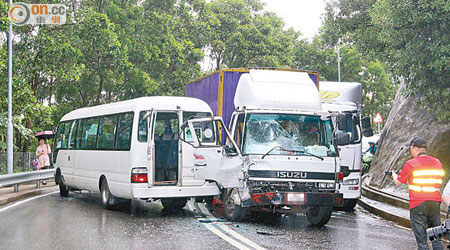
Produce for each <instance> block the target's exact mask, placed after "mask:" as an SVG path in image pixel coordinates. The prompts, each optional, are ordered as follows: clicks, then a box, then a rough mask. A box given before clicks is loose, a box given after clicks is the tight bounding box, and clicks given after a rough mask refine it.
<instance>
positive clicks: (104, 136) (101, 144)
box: [97, 115, 117, 149]
mask: <svg viewBox="0 0 450 250" xmlns="http://www.w3.org/2000/svg"><path fill="white" fill-rule="evenodd" d="M116 126H117V116H116V115H108V116H104V117H102V118H101V119H100V126H99V128H98V139H97V149H114V148H115V137H116Z"/></svg>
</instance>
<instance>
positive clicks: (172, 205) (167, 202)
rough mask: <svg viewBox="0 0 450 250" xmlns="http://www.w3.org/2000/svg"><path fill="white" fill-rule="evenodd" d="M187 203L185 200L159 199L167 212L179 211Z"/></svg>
mask: <svg viewBox="0 0 450 250" xmlns="http://www.w3.org/2000/svg"><path fill="white" fill-rule="evenodd" d="M186 202H187V198H165V199H161V203H162V205H163V207H164V208H165V209H167V210H181V209H182V208H183V207H184V206H185V205H186Z"/></svg>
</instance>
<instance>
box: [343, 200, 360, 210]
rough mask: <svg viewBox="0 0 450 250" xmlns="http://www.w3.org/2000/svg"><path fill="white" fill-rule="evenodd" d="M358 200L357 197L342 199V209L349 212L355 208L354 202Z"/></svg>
mask: <svg viewBox="0 0 450 250" xmlns="http://www.w3.org/2000/svg"><path fill="white" fill-rule="evenodd" d="M357 202H358V199H344V206H343V207H342V209H343V210H344V211H347V212H350V211H352V210H353V208H355V206H356V203H357Z"/></svg>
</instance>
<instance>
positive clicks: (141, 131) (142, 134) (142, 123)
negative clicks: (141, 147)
mask: <svg viewBox="0 0 450 250" xmlns="http://www.w3.org/2000/svg"><path fill="white" fill-rule="evenodd" d="M146 112H147V111H141V112H139V126H138V141H139V142H147V130H148V128H147V127H148V126H147V119H144V120H142V117H143V116H144V115H145V113H146Z"/></svg>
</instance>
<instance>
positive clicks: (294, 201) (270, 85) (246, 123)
mask: <svg viewBox="0 0 450 250" xmlns="http://www.w3.org/2000/svg"><path fill="white" fill-rule="evenodd" d="M321 105H322V104H321V100H320V96H319V92H318V90H317V87H316V85H315V84H314V82H313V81H312V80H311V79H310V77H309V76H308V74H307V73H303V72H286V71H276V70H275V71H274V70H250V71H249V72H248V73H244V74H242V75H241V76H240V79H239V82H238V83H237V88H236V91H235V95H234V106H235V110H234V112H233V113H232V115H231V121H230V124H229V128H230V131H231V133H229V132H228V130H227V129H226V128H225V125H223V122H221V119H220V118H215V119H216V120H215V121H216V122H217V123H218V124H219V125H218V126H216V128H215V131H217V133H216V134H221V133H223V135H225V136H224V137H221V140H220V145H215V146H216V147H219V148H222V150H217V152H219V151H220V152H221V153H222V154H223V157H221V158H220V159H216V162H217V163H216V164H219V165H220V166H219V167H218V168H217V169H218V170H217V173H216V178H215V180H214V181H216V182H217V183H218V185H219V186H220V188H221V190H222V192H221V199H222V201H223V203H224V213H225V216H226V217H227V219H230V220H241V219H243V218H244V217H245V216H246V214H247V212H249V211H250V210H257V211H266V212H272V213H298V212H305V213H306V215H307V218H308V221H309V222H310V223H311V224H312V225H316V226H322V225H324V224H326V223H327V222H328V221H329V219H330V217H331V212H332V208H333V206H341V205H342V194H340V193H339V192H338V189H339V186H340V182H341V180H342V178H343V173H342V172H340V163H339V152H338V150H337V139H336V138H335V128H334V125H333V122H332V114H330V113H329V112H326V111H323V109H322V106H321ZM219 120H220V122H218V121H219ZM206 122H211V121H206V120H205V119H203V121H202V120H201V119H200V120H198V119H197V120H190V121H189V126H190V129H191V130H197V131H198V132H196V133H195V134H196V135H197V137H198V141H197V142H196V143H197V144H196V150H198V151H197V152H198V154H200V155H209V154H207V153H206V152H205V151H206V150H210V151H212V150H211V149H208V148H207V146H206V145H203V147H201V144H202V142H201V140H204V139H203V138H201V136H203V135H202V134H201V133H200V130H198V128H199V127H205V126H206V125H205V123H206ZM220 124H222V125H220ZM210 134H211V133H210V132H208V135H210ZM211 146H212V145H209V147H211ZM202 151H203V152H202ZM210 153H211V152H210ZM204 158H205V159H206V160H207V159H208V158H209V156H207V157H204ZM230 161H232V162H231V163H230ZM211 163H212V164H214V163H213V162H211Z"/></svg>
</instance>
